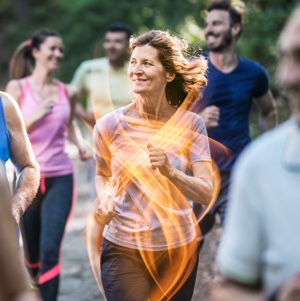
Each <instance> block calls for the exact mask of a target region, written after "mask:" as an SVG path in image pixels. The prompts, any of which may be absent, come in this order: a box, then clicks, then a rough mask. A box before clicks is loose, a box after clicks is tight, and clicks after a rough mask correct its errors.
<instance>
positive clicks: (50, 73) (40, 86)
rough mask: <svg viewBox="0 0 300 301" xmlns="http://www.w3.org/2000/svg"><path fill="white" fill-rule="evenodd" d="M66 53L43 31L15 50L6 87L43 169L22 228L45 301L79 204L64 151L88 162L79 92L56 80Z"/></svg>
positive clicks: (53, 294) (54, 287) (34, 281)
mask: <svg viewBox="0 0 300 301" xmlns="http://www.w3.org/2000/svg"><path fill="white" fill-rule="evenodd" d="M63 50H64V46H63V41H62V38H61V36H60V35H59V33H58V32H56V31H53V30H50V29H43V30H40V31H38V32H37V33H36V34H35V35H34V36H33V37H32V38H31V39H30V40H29V41H25V42H23V43H21V44H20V46H19V47H18V48H17V49H16V51H15V53H14V55H13V57H12V59H11V62H10V77H11V80H10V81H9V83H8V84H7V88H6V90H7V91H8V92H9V93H10V94H12V95H13V96H14V97H15V99H16V101H17V102H18V104H19V106H20V109H21V112H22V114H23V118H24V122H25V126H26V130H27V132H28V136H29V140H30V142H31V144H32V149H33V152H34V154H35V157H36V159H37V162H38V164H39V166H40V172H41V179H40V186H39V190H38V193H37V195H36V197H35V199H34V200H33V202H32V204H31V206H30V207H29V208H28V209H27V211H26V212H25V214H24V215H23V216H22V219H21V223H20V225H21V233H22V238H23V242H24V255H25V256H24V261H25V264H26V267H27V270H28V272H29V274H30V280H31V285H32V287H33V288H35V289H39V291H40V293H41V297H42V300H43V301H53V300H56V299H57V295H58V289H59V277H60V269H61V266H60V262H61V260H60V255H61V254H60V249H61V244H62V239H63V235H64V230H65V227H66V223H67V221H68V219H69V217H70V214H71V212H72V208H73V205H74V203H75V200H76V193H75V187H74V171H73V166H72V161H71V159H70V158H69V156H68V154H67V153H66V149H65V144H66V140H67V138H68V139H69V140H70V141H71V142H73V143H74V145H75V146H76V147H77V149H78V153H79V156H80V159H82V160H85V159H87V158H89V156H88V154H87V151H86V150H85V148H84V147H83V145H82V144H81V143H80V138H81V137H80V135H79V132H77V131H76V130H75V128H74V125H73V115H74V114H73V112H74V107H75V104H76V101H77V91H76V88H74V87H72V86H71V85H66V84H64V83H62V82H61V81H59V80H58V79H56V78H55V77H54V72H55V71H56V70H57V69H58V68H59V67H60V65H61V62H62V60H63V57H64V51H63Z"/></svg>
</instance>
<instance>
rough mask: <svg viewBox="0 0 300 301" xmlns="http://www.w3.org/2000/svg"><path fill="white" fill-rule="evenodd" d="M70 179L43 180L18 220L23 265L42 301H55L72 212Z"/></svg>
mask: <svg viewBox="0 0 300 301" xmlns="http://www.w3.org/2000/svg"><path fill="white" fill-rule="evenodd" d="M73 188H74V184H73V175H72V174H70V175H65V176H57V177H49V178H42V179H41V184H40V187H39V190H38V193H37V195H36V197H35V199H34V200H33V202H32V204H31V205H30V206H29V207H28V209H27V210H26V212H25V213H24V215H23V217H22V218H21V223H20V225H21V233H22V238H23V244H24V255H25V264H26V266H27V269H28V272H29V274H30V276H31V277H32V278H38V286H39V289H40V294H41V297H42V300H43V301H55V300H57V295H58V288H59V274H60V248H61V243H62V239H63V235H64V230H65V226H66V223H67V220H68V218H69V216H70V213H71V211H72V207H73V206H72V205H73V196H74V195H75V194H74V191H73Z"/></svg>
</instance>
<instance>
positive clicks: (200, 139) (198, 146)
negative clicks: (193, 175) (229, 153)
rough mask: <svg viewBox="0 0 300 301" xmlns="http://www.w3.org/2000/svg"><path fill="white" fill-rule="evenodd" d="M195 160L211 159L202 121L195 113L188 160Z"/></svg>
mask: <svg viewBox="0 0 300 301" xmlns="http://www.w3.org/2000/svg"><path fill="white" fill-rule="evenodd" d="M197 161H211V157H210V150H209V143H208V137H207V131H206V127H205V124H204V121H203V120H202V118H200V117H199V116H197V115H196V116H195V118H194V120H193V127H192V139H191V144H190V162H191V163H194V162H197Z"/></svg>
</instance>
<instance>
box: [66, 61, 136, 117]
mask: <svg viewBox="0 0 300 301" xmlns="http://www.w3.org/2000/svg"><path fill="white" fill-rule="evenodd" d="M127 69H128V63H126V64H125V65H124V67H123V68H120V69H114V68H112V67H111V66H110V64H109V62H108V60H107V58H106V57H103V58H99V59H93V60H87V61H84V62H82V63H81V64H80V66H79V67H78V69H77V70H76V72H75V75H74V78H73V79H72V82H71V84H72V85H74V86H76V87H77V89H78V90H79V93H86V94H87V96H88V101H87V110H88V111H89V112H94V114H95V119H96V120H97V119H98V118H100V117H102V116H104V115H106V114H107V113H110V112H112V111H113V110H116V109H119V108H121V107H124V106H126V105H127V104H129V103H130V102H131V99H132V94H131V92H130V91H131V88H130V81H129V78H128V75H127Z"/></svg>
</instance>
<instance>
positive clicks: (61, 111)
mask: <svg viewBox="0 0 300 301" xmlns="http://www.w3.org/2000/svg"><path fill="white" fill-rule="evenodd" d="M57 88H58V92H59V98H58V100H57V101H56V102H55V103H54V107H53V110H52V112H51V113H50V114H47V115H45V116H44V117H43V118H42V119H40V120H39V121H37V122H36V123H35V124H34V125H33V127H32V128H31V129H30V132H29V133H28V136H29V139H30V142H31V144H32V148H33V152H34V154H35V157H36V160H37V162H38V163H39V165H40V170H41V176H42V177H54V176H62V175H67V174H70V173H72V172H73V167H72V162H71V160H70V158H69V157H68V155H67V153H66V152H65V143H66V139H67V133H68V132H67V130H68V123H69V119H70V112H71V108H70V102H69V100H68V97H67V95H66V92H65V89H64V87H63V84H62V83H61V82H59V81H57ZM40 106H41V102H40V101H39V100H37V99H36V98H35V97H34V95H33V93H32V90H31V87H30V83H29V78H28V77H26V78H25V87H24V90H23V93H22V98H21V105H20V107H21V111H22V114H23V117H24V120H26V119H27V118H29V117H30V116H32V115H34V114H35V112H36V111H37V110H38V109H39V107H40Z"/></svg>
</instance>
